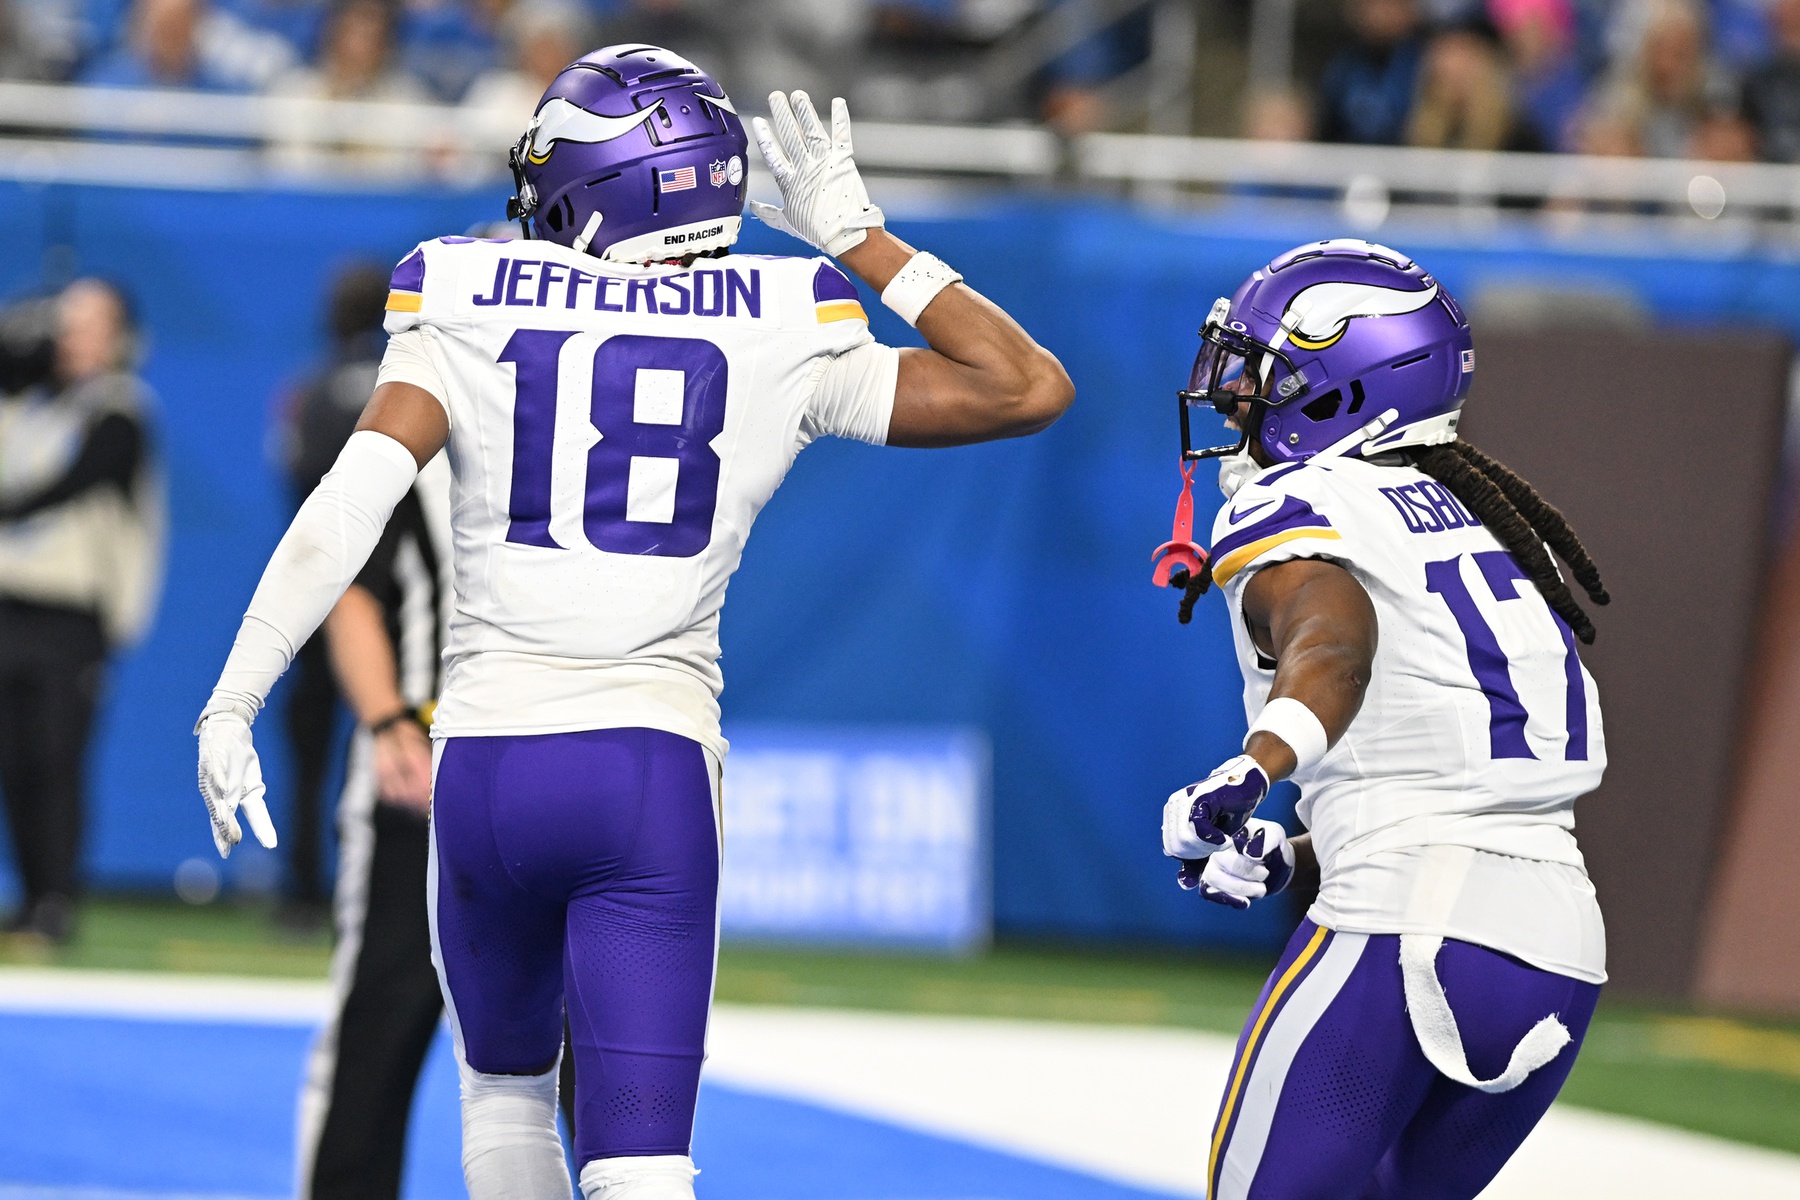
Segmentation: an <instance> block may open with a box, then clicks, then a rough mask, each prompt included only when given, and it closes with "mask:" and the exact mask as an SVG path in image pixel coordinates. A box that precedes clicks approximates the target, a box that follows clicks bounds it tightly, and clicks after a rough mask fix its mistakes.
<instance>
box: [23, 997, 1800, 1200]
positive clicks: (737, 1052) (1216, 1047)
mask: <svg viewBox="0 0 1800 1200" xmlns="http://www.w3.org/2000/svg"><path fill="white" fill-rule="evenodd" d="M329 1008H330V991H329V988H328V987H327V985H326V984H325V983H323V982H311V981H287V980H267V979H238V978H222V977H200V976H179V975H161V974H153V973H149V972H131V971H62V970H36V969H21V968H0V1012H20V1013H41V1014H53V1015H65V1016H67V1015H91V1016H112V1017H126V1018H142V1019H150V1020H164V1021H168V1020H192V1021H229V1022H243V1023H248V1024H265V1025H316V1024H318V1023H319V1022H321V1021H323V1020H324V1019H325V1017H326V1015H327V1013H328V1011H329ZM708 1049H709V1055H708V1060H707V1068H706V1069H707V1077H708V1078H709V1079H711V1080H713V1081H714V1082H717V1083H719V1084H722V1085H725V1086H728V1087H734V1088H740V1089H743V1090H746V1091H753V1092H760V1093H763V1094H765V1095H776V1096H784V1097H787V1098H790V1099H795V1100H801V1101H806V1102H808V1103H813V1104H818V1105H821V1106H823V1107H827V1108H833V1109H837V1110H839V1111H843V1112H849V1113H855V1114H858V1115H861V1116H866V1117H870V1118H873V1119H875V1120H880V1121H886V1122H888V1123H891V1124H895V1125H900V1126H903V1127H906V1128H910V1129H915V1130H919V1131H921V1132H924V1133H930V1134H936V1135H939V1136H943V1137H950V1138H955V1139H957V1140H959V1141H964V1142H968V1143H971V1144H974V1145H979V1146H985V1147H988V1148H991V1149H995V1150H1001V1151H1004V1152H1007V1153H1011V1154H1017V1155H1021V1156H1023V1157H1026V1158H1030V1159H1034V1160H1036V1161H1039V1162H1046V1163H1051V1164H1054V1165H1057V1166H1062V1167H1067V1168H1070V1169H1072V1170H1077V1171H1084V1172H1087V1173H1089V1174H1093V1175H1097V1176H1100V1177H1102V1178H1107V1179H1113V1180H1117V1181H1118V1182H1121V1183H1127V1184H1132V1185H1135V1186H1138V1187H1144V1188H1150V1189H1152V1190H1156V1191H1163V1192H1169V1193H1173V1194H1176V1195H1183V1196H1199V1195H1200V1194H1201V1192H1202V1189H1201V1182H1200V1181H1201V1178H1202V1176H1203V1174H1204V1172H1203V1169H1202V1163H1203V1161H1204V1157H1205V1154H1204V1151H1205V1145H1204V1143H1205V1139H1206V1134H1207V1129H1208V1126H1209V1125H1210V1124H1211V1121H1212V1117H1213V1112H1214V1110H1215V1109H1216V1108H1217V1104H1218V1095H1219V1090H1220V1087H1221V1086H1222V1083H1223V1081H1224V1078H1225V1073H1226V1069H1227V1067H1228V1065H1229V1062H1230V1058H1231V1049H1232V1042H1231V1039H1230V1038H1227V1037H1223V1036H1220V1035H1217V1034H1207V1033H1196V1032H1192V1031H1189V1030H1180V1029H1158V1028H1146V1027H1136V1026H1106V1025H1071V1024H1058V1023H1052V1022H1047V1021H1007V1020H996V1019H989V1018H983V1017H943V1016H918V1015H910V1014H894V1013H870V1012H847V1011H841V1010H835V1009H786V1008H763V1007H748V1006H740V1005H731V1004H722V1005H719V1006H718V1007H717V1008H716V1009H715V1010H714V1014H713V1024H712V1035H711V1040H710V1045H709V1048H708ZM117 1195H118V1197H119V1200H124V1194H123V1193H119V1194H117ZM112 1196H114V1193H105V1192H101V1191H97V1190H91V1189H79V1188H76V1189H60V1188H42V1189H39V1188H21V1187H16V1186H9V1185H3V1184H0V1200H109V1198H110V1197H112ZM132 1196H134V1197H135V1196H137V1194H136V1193H132ZM1714 1196H1718V1197H1728V1196H1768V1197H1774V1196H1800V1156H1796V1155H1790V1154H1782V1153H1778V1152H1776V1151H1772V1150H1761V1149H1757V1148H1755V1147H1750V1146H1742V1145H1738V1144H1737V1143H1734V1142H1727V1141H1723V1140H1721V1139H1718V1138H1711V1137H1705V1136H1703V1135H1700V1134H1694V1133H1687V1132H1684V1131H1681V1130H1677V1129H1671V1128H1668V1127H1666V1126H1662V1125H1654V1124H1650V1123H1648V1122H1643V1121H1634V1120H1630V1119H1627V1118H1623V1117H1612V1116H1604V1115H1602V1114H1599V1113H1592V1112H1586V1111H1583V1110H1580V1109H1571V1108H1567V1107H1564V1106H1560V1105H1559V1106H1558V1107H1556V1108H1555V1109H1552V1110H1551V1113H1550V1115H1549V1116H1548V1117H1547V1118H1545V1120H1544V1122H1543V1124H1542V1125H1540V1126H1539V1127H1538V1129H1537V1131H1536V1132H1535V1133H1533V1134H1532V1135H1531V1138H1530V1139H1529V1140H1528V1141H1527V1142H1526V1143H1525V1146H1524V1148H1523V1149H1521V1150H1520V1152H1519V1155H1518V1156H1517V1157H1516V1158H1515V1159H1514V1160H1513V1162H1512V1163H1511V1164H1510V1165H1509V1166H1508V1167H1507V1168H1506V1170H1505V1171H1504V1172H1502V1173H1501V1176H1500V1178H1499V1179H1497V1180H1495V1182H1494V1184H1493V1186H1492V1187H1490V1188H1489V1189H1488V1190H1487V1191H1486V1192H1485V1193H1484V1194H1483V1197H1484V1200H1561V1198H1563V1197H1568V1198H1569V1200H1576V1198H1579V1200H1693V1198H1694V1197H1714ZM142 1200H185V1198H183V1197H175V1196H166V1197H165V1196H161V1195H160V1194H159V1195H157V1196H155V1197H150V1196H149V1194H148V1193H146V1194H144V1197H142ZM205 1200H236V1198H226V1197H207V1198H205Z"/></svg>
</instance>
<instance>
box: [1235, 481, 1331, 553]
mask: <svg viewBox="0 0 1800 1200" xmlns="http://www.w3.org/2000/svg"><path fill="white" fill-rule="evenodd" d="M1270 503H1272V502H1271V501H1268V500H1264V501H1262V502H1261V503H1259V504H1258V503H1240V505H1239V506H1238V509H1237V510H1236V511H1234V512H1232V513H1230V514H1228V515H1227V516H1226V520H1227V521H1228V522H1230V521H1233V519H1234V518H1235V519H1237V520H1243V519H1247V518H1250V517H1257V518H1259V519H1257V520H1254V521H1251V522H1250V524H1248V525H1245V526H1244V527H1243V528H1242V529H1233V530H1232V531H1231V532H1230V533H1228V534H1226V535H1225V536H1224V537H1222V538H1220V539H1219V540H1218V541H1216V542H1214V543H1213V547H1212V557H1213V561H1214V562H1218V561H1219V560H1221V559H1223V558H1225V557H1226V556H1227V555H1229V554H1230V553H1231V552H1232V551H1233V550H1238V549H1241V548H1242V547H1244V546H1248V545H1249V544H1250V543H1251V542H1257V541H1261V540H1262V539H1263V538H1266V537H1268V536H1269V535H1271V534H1276V533H1285V532H1286V531H1288V530H1290V529H1297V528H1299V527H1301V526H1309V527H1315V528H1326V529H1329V528H1330V527H1331V522H1330V521H1327V520H1326V519H1325V518H1324V517H1322V516H1320V515H1319V514H1318V513H1316V512H1314V511H1313V509H1312V505H1310V504H1308V503H1307V502H1306V501H1304V500H1298V499H1295V498H1294V497H1293V496H1283V497H1282V498H1281V505H1280V507H1278V508H1276V509H1275V510H1274V511H1273V512H1269V511H1267V507H1268V505H1269V504H1270Z"/></svg>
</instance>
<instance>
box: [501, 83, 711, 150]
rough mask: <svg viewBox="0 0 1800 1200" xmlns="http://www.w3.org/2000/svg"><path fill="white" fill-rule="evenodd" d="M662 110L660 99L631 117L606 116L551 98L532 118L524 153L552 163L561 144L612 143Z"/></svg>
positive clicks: (561, 99) (559, 98) (557, 98)
mask: <svg viewBox="0 0 1800 1200" xmlns="http://www.w3.org/2000/svg"><path fill="white" fill-rule="evenodd" d="M708 99H711V97H710V96H709V97H708ZM661 108H662V101H661V100H658V101H657V102H656V103H655V104H652V105H651V106H650V107H649V108H646V109H645V110H644V111H643V112H638V113H632V114H631V115H630V116H628V117H607V116H602V115H601V114H599V113H596V112H589V111H588V110H587V109H585V108H582V107H581V106H580V105H578V104H571V103H569V102H568V101H567V100H564V99H563V98H562V97H561V96H552V97H551V98H550V99H549V100H546V101H545V102H544V107H543V108H541V109H539V110H538V114H537V116H536V117H533V118H532V121H531V128H530V129H529V130H527V131H526V135H527V136H528V137H529V138H530V141H531V144H530V146H528V147H527V148H526V151H525V153H526V155H527V156H528V157H529V158H530V159H531V161H532V162H534V163H540V164H541V163H546V162H548V161H550V150H551V148H552V146H553V144H554V143H556V142H558V141H564V142H590V143H591V142H610V141H612V140H613V139H614V138H620V137H624V136H625V135H626V134H628V133H630V132H631V131H632V130H634V129H636V128H637V127H638V126H639V125H642V124H643V123H644V122H646V121H648V120H649V119H650V118H651V117H653V116H655V115H656V113H657V111H658V110H659V109H661Z"/></svg>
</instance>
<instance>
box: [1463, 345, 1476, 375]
mask: <svg viewBox="0 0 1800 1200" xmlns="http://www.w3.org/2000/svg"><path fill="white" fill-rule="evenodd" d="M1462 369H1463V374H1464V375H1467V374H1468V373H1469V372H1471V371H1473V370H1474V369H1475V351H1473V350H1464V351H1463V352H1462Z"/></svg>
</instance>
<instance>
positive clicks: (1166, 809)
mask: <svg viewBox="0 0 1800 1200" xmlns="http://www.w3.org/2000/svg"><path fill="white" fill-rule="evenodd" d="M1268 794H1269V776H1268V773H1267V772H1266V771H1264V770H1263V769H1262V764H1260V763H1258V762H1257V761H1256V760H1255V759H1254V758H1251V757H1250V756H1249V755H1248V754H1240V755H1238V756H1237V757H1236V758H1234V759H1232V760H1231V761H1230V762H1228V763H1226V764H1225V765H1223V766H1221V767H1220V768H1218V769H1217V770H1216V771H1214V772H1213V773H1212V774H1211V775H1208V776H1207V777H1206V778H1205V779H1203V780H1201V781H1200V782H1199V783H1191V784H1189V785H1188V786H1187V787H1184V788H1182V789H1181V790H1180V791H1178V792H1176V793H1174V794H1173V795H1171V796H1170V797H1169V799H1168V800H1167V801H1166V802H1165V803H1164V804H1163V825H1162V841H1163V853H1164V854H1166V855H1168V856H1169V857H1170V858H1178V859H1180V860H1181V862H1182V867H1181V875H1180V878H1181V884H1182V886H1183V887H1186V888H1192V887H1195V886H1197V884H1198V882H1199V874H1200V864H1201V862H1202V860H1204V859H1205V858H1206V857H1207V856H1208V855H1210V854H1212V853H1213V852H1214V851H1215V850H1220V849H1223V848H1224V846H1225V844H1226V843H1227V842H1228V841H1230V840H1231V835H1232V834H1233V833H1235V832H1236V831H1237V830H1238V829H1240V828H1242V827H1243V824H1244V821H1245V820H1246V819H1247V818H1248V817H1249V816H1250V814H1251V813H1253V812H1255V811H1256V806H1257V805H1258V804H1261V803H1262V800H1263V797H1264V796H1267V795H1268Z"/></svg>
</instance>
